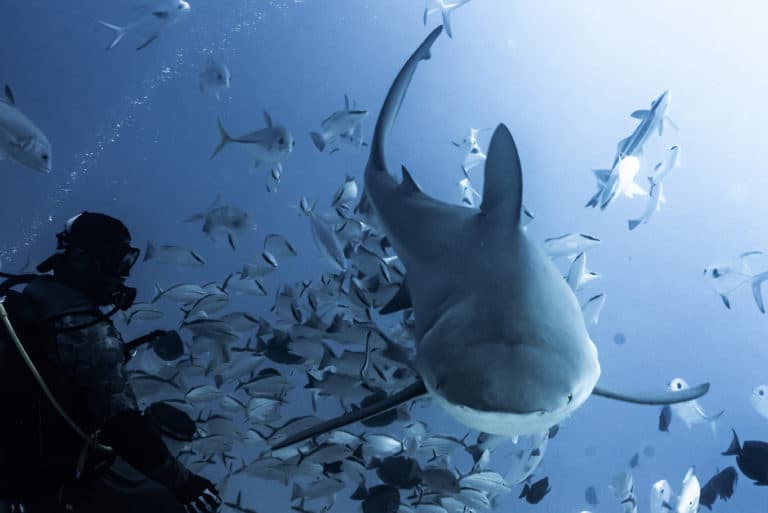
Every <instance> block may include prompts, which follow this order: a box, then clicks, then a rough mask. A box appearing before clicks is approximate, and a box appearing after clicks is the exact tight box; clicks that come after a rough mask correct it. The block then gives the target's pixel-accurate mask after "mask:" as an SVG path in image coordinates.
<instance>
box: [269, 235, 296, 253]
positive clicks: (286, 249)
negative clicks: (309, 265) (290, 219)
mask: <svg viewBox="0 0 768 513" xmlns="http://www.w3.org/2000/svg"><path fill="white" fill-rule="evenodd" d="M264 251H266V252H268V253H270V254H271V255H273V256H275V257H287V256H296V255H298V253H297V252H296V249H295V248H294V247H293V244H291V243H290V242H288V239H286V238H285V237H284V236H282V235H279V234H277V233H270V234H269V235H267V236H266V237H265V238H264Z"/></svg>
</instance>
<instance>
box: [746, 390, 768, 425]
mask: <svg viewBox="0 0 768 513" xmlns="http://www.w3.org/2000/svg"><path fill="white" fill-rule="evenodd" d="M750 399H751V402H752V407H753V408H754V409H755V411H756V412H757V413H758V414H759V415H760V416H761V417H763V418H766V419H768V385H758V386H756V387H755V388H754V389H752V396H751V397H750Z"/></svg>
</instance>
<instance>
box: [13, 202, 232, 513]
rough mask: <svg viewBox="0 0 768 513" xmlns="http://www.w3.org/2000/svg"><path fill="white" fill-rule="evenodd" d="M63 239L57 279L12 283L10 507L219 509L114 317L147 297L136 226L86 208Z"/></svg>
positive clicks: (117, 512)
mask: <svg viewBox="0 0 768 513" xmlns="http://www.w3.org/2000/svg"><path fill="white" fill-rule="evenodd" d="M57 238H58V245H57V252H56V253H55V254H53V255H52V256H51V257H49V258H48V259H47V260H45V261H44V262H43V263H41V264H40V265H39V266H38V267H37V270H38V271H39V272H41V273H50V272H51V271H52V274H32V275H23V276H13V275H5V276H6V277H9V279H8V280H6V282H5V283H3V284H2V285H0V297H2V299H3V302H2V303H0V321H2V324H0V399H2V405H3V415H2V416H1V417H0V501H6V503H7V504H8V505H9V506H7V507H9V508H13V509H14V510H19V511H22V510H23V511H25V512H29V513H56V512H67V511H69V512H75V513H81V512H97V511H98V512H106V511H109V512H110V513H122V512H124V513H127V512H141V513H151V512H155V511H157V512H159V511H162V512H164V513H175V512H179V513H183V512H185V511H186V512H201V513H204V512H212V511H216V510H218V508H219V505H220V504H221V499H220V498H219V496H218V492H217V490H216V488H215V487H214V485H213V484H212V483H211V482H210V481H208V480H207V479H205V478H203V477H201V476H198V475H196V474H194V473H192V472H190V471H189V470H188V469H187V468H185V467H184V466H183V465H182V464H181V463H180V462H179V461H177V459H176V458H175V457H174V456H173V455H172V454H171V452H170V451H169V449H168V447H167V446H166V444H165V442H164V441H163V439H162V437H161V434H160V430H159V429H158V427H157V426H156V425H155V424H154V423H153V421H152V420H151V419H150V417H149V416H148V415H144V414H142V412H141V411H139V408H138V405H137V401H136V397H135V395H134V392H133V390H132V389H131V386H130V384H129V381H128V378H127V375H126V370H125V363H126V352H125V344H124V342H123V339H122V337H121V335H120V333H119V332H118V331H117V330H116V329H115V326H114V325H113V323H112V321H111V319H110V317H111V316H112V315H114V314H115V313H116V312H118V311H119V310H126V309H128V308H129V307H130V306H131V304H132V303H133V301H134V299H135V297H136V290H135V289H133V288H130V287H127V286H126V285H125V279H126V278H127V277H128V275H129V273H130V270H131V268H132V267H133V265H134V264H135V263H136V261H137V259H138V257H139V253H140V251H139V250H138V249H136V248H134V247H132V246H131V244H130V242H131V236H130V233H129V231H128V229H127V228H126V227H125V225H124V224H123V223H122V222H120V221H119V220H117V219H115V218H112V217H109V216H106V215H103V214H96V213H88V212H83V213H82V214H80V215H78V216H76V217H74V218H72V219H70V220H69V221H68V222H67V224H66V227H65V229H64V231H62V232H60V233H59V234H57ZM21 284H26V286H25V287H24V289H23V290H22V291H21V292H19V291H16V290H13V289H12V288H13V287H15V286H18V285H21ZM107 307H111V310H110V311H109V312H108V313H104V311H103V310H106V308H107ZM145 338H146V337H145ZM136 471H138V472H140V474H138V473H137V472H136ZM0 511H2V506H0Z"/></svg>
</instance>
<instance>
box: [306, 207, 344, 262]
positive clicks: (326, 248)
mask: <svg viewBox="0 0 768 513" xmlns="http://www.w3.org/2000/svg"><path fill="white" fill-rule="evenodd" d="M300 208H301V210H302V212H303V213H304V215H306V216H307V217H308V218H309V229H310V232H311V233H312V239H313V240H314V241H315V246H316V247H317V249H318V251H319V252H320V254H321V255H322V256H323V259H324V260H325V261H326V262H327V263H328V264H330V265H331V267H333V269H334V270H336V271H339V272H344V271H346V270H347V258H346V257H345V256H344V250H343V249H342V247H341V243H340V242H339V238H338V237H337V236H336V230H334V227H333V226H331V225H330V224H329V223H328V221H326V220H325V219H323V218H322V217H320V216H319V215H317V214H316V213H315V212H314V209H313V207H310V206H309V202H308V201H307V200H306V198H302V199H301V202H300Z"/></svg>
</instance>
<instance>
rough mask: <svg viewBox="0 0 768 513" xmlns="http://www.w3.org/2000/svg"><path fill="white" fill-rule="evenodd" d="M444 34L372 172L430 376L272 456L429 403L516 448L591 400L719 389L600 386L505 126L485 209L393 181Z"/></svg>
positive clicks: (423, 370) (382, 138)
mask: <svg viewBox="0 0 768 513" xmlns="http://www.w3.org/2000/svg"><path fill="white" fill-rule="evenodd" d="M442 31H443V29H442V27H438V28H437V29H435V30H434V31H433V32H432V33H431V34H430V35H429V36H428V37H427V38H426V40H425V41H424V42H423V43H422V44H421V46H419V47H418V49H417V50H416V51H415V52H414V53H413V55H412V56H411V57H410V58H409V59H408V61H407V62H406V63H405V65H404V66H403V68H402V69H401V71H400V73H399V74H398V75H397V78H396V79H395V81H394V83H393V84H392V86H391V88H390V90H389V93H388V94H387V97H386V99H385V101H384V105H383V106H382V109H381V112H380V114H379V118H378V122H377V124H376V130H375V133H374V136H373V140H372V142H371V153H370V157H369V160H368V163H367V165H366V168H365V195H366V198H367V201H368V203H369V205H368V206H369V207H372V208H373V210H374V212H375V214H376V217H377V219H378V221H379V222H380V224H381V227H382V228H383V230H384V232H385V233H386V235H387V237H388V239H389V241H390V243H391V245H392V247H393V248H394V249H395V251H396V253H397V255H398V256H399V257H400V259H401V261H402V263H403V264H404V265H405V268H406V271H407V275H408V278H407V279H408V283H409V290H410V296H411V300H412V302H413V308H414V315H415V321H416V325H415V338H416V358H415V361H414V364H413V367H414V369H415V370H416V371H417V372H418V374H419V376H420V379H418V380H417V381H416V382H415V383H413V384H412V385H410V386H408V387H406V388H405V389H403V390H402V391H400V392H397V393H395V394H393V395H391V396H390V397H389V398H387V399H385V400H383V401H381V402H379V403H376V404H373V405H371V406H368V407H365V408H361V409H359V410H355V411H354V412H351V413H348V414H346V415H342V416H341V417H338V418H336V419H332V420H329V421H326V422H322V423H320V424H318V425H315V426H313V427H310V428H309V429H307V430H304V431H301V432H299V433H296V434H294V435H291V436H288V437H284V438H282V439H279V440H277V439H272V440H270V443H272V444H274V445H273V449H278V448H282V447H285V446H287V445H291V444H293V443H296V442H299V441H302V440H306V439H308V438H312V437H315V436H317V435H319V434H321V433H324V432H327V431H329V430H333V429H337V428H339V427H341V426H344V425H347V424H350V423H352V422H356V421H358V420H364V419H366V418H368V417H370V416H373V415H376V414H379V413H381V412H382V411H386V410H389V409H391V408H393V407H396V406H398V405H400V404H402V403H404V402H407V401H410V400H412V399H415V398H418V397H421V396H426V395H428V396H430V397H431V398H432V399H433V401H434V402H435V403H436V404H437V405H439V406H440V407H442V408H443V409H444V410H445V411H446V412H448V413H449V414H450V415H452V416H453V417H454V418H456V419H457V420H458V421H459V422H461V423H462V424H464V425H465V426H467V427H470V428H472V429H476V430H479V431H483V432H485V433H490V434H497V435H504V436H509V437H511V438H513V439H514V438H515V437H517V436H519V435H526V434H534V433H540V432H542V431H545V430H547V429H549V428H551V427H552V426H554V425H556V424H558V423H560V422H561V421H562V420H563V419H564V418H566V417H568V416H569V415H570V414H571V413H573V412H574V411H576V410H577V409H578V408H579V406H581V405H582V404H583V403H584V401H586V400H587V398H588V397H589V396H590V395H598V396H604V397H608V398H612V399H617V400H622V401H627V402H633V403H640V404H669V403H675V402H682V401H689V400H692V399H695V398H697V397H700V396H701V395H703V394H705V393H706V392H707V391H708V389H709V384H706V383H705V384H703V385H700V386H698V387H694V388H692V389H687V390H683V391H681V392H671V391H666V392H660V393H658V394H636V395H630V394H623V393H617V392H613V391H610V390H608V389H606V388H603V387H600V386H597V383H598V378H599V377H600V363H599V361H598V357H597V349H596V347H595V345H594V344H593V342H592V341H591V340H590V338H589V335H588V334H587V330H586V327H585V325H584V319H583V316H582V313H581V308H580V306H579V303H578V301H577V300H576V296H575V295H574V294H573V292H572V291H571V289H570V287H569V286H568V284H567V283H566V281H565V280H564V279H563V277H562V276H561V275H560V273H559V272H558V270H557V268H556V267H555V265H554V264H553V263H552V261H551V260H550V258H548V257H547V256H546V255H545V254H544V253H543V252H542V251H541V250H540V249H539V248H538V247H537V245H535V244H533V243H531V242H530V241H529V240H528V238H527V236H526V231H525V230H524V229H523V228H522V226H521V206H522V192H523V188H522V168H521V165H520V159H519V157H518V153H517V148H516V146H515V142H514V140H513V138H512V135H511V134H510V132H509V130H508V129H507V127H506V126H504V125H503V124H500V125H499V126H498V127H497V128H496V130H495V132H494V134H493V138H492V140H491V144H490V147H489V150H488V159H487V161H486V165H485V181H484V182H485V183H484V187H483V199H482V204H481V205H480V208H467V207H466V206H461V205H452V204H448V203H444V202H442V201H438V200H436V199H434V198H432V197H430V196H428V195H427V194H425V193H424V192H423V191H422V190H421V189H420V188H419V187H418V185H417V184H416V182H415V181H414V179H413V177H412V176H411V174H410V173H409V172H408V170H407V169H405V167H403V169H402V175H403V179H402V181H401V182H400V183H398V182H397V181H396V180H395V179H394V178H393V177H392V176H391V175H390V173H389V171H388V168H387V165H386V161H385V147H386V143H387V141H388V139H389V135H390V132H391V129H392V126H393V124H394V122H395V118H396V116H397V113H398V111H399V110H400V106H401V104H402V102H403V99H404V98H405V94H406V91H407V89H408V86H409V84H410V82H411V79H412V77H413V75H414V73H415V71H416V68H417V66H418V64H419V62H420V61H425V60H428V59H430V57H431V48H432V45H433V43H434V42H435V40H436V39H437V38H438V37H439V36H440V34H441V32H442ZM681 394H684V395H681Z"/></svg>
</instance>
